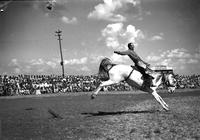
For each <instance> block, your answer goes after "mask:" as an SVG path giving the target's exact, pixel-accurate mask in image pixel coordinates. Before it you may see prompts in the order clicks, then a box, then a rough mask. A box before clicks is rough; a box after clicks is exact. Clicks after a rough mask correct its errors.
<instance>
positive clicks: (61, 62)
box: [55, 30, 65, 77]
mask: <svg viewBox="0 0 200 140" xmlns="http://www.w3.org/2000/svg"><path fill="white" fill-rule="evenodd" d="M55 33H56V36H58V41H59V46H60V57H61V61H60V65H61V66H62V76H63V77H64V76H65V74H64V73H65V71H64V64H63V55H62V46H61V40H62V39H61V33H62V31H61V30H58V31H56V32H55Z"/></svg>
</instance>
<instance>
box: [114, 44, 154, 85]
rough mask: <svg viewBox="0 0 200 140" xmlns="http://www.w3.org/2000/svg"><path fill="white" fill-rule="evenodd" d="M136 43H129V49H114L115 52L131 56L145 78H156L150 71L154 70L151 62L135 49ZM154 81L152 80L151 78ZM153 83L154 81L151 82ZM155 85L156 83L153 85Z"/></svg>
mask: <svg viewBox="0 0 200 140" xmlns="http://www.w3.org/2000/svg"><path fill="white" fill-rule="evenodd" d="M134 48H135V46H134V44H133V43H128V50H126V51H114V53H116V54H119V55H128V56H129V58H130V59H131V60H132V61H133V62H134V63H135V66H136V68H138V70H139V71H140V72H141V73H142V75H143V76H144V78H145V79H150V78H151V79H154V78H153V77H152V76H151V75H149V73H151V72H152V70H151V69H150V68H149V66H150V64H148V63H146V62H145V61H143V60H142V59H141V58H140V57H139V56H138V55H137V54H136V52H135V51H134ZM150 81H152V80H150ZM151 84H152V83H151ZM152 86H154V85H152Z"/></svg>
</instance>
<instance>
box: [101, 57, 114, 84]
mask: <svg viewBox="0 0 200 140" xmlns="http://www.w3.org/2000/svg"><path fill="white" fill-rule="evenodd" d="M111 64H112V63H111V60H110V59H109V58H104V59H102V60H101V63H100V65H99V72H98V76H99V78H100V80H102V81H107V80H108V79H109V74H108V71H109V70H108V69H107V66H108V65H111Z"/></svg>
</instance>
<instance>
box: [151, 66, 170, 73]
mask: <svg viewBox="0 0 200 140" xmlns="http://www.w3.org/2000/svg"><path fill="white" fill-rule="evenodd" d="M151 69H152V70H154V71H156V72H162V73H173V69H172V67H168V66H166V65H156V66H153V67H152V68H151Z"/></svg>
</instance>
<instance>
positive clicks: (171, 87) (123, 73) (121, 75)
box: [91, 58, 176, 110]
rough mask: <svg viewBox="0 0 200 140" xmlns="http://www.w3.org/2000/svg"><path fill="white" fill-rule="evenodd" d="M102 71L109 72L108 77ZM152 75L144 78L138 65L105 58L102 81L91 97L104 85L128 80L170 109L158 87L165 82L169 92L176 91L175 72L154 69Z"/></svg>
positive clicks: (133, 85) (101, 67) (100, 69)
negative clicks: (168, 72) (159, 93)
mask: <svg viewBox="0 0 200 140" xmlns="http://www.w3.org/2000/svg"><path fill="white" fill-rule="evenodd" d="M102 73H105V74H107V78H105V77H104V78H102V76H101V75H102ZM150 75H151V76H149V78H150V79H149V78H143V75H142V73H141V72H140V71H139V70H138V69H137V68H136V67H134V66H130V65H122V64H113V63H112V62H111V61H110V59H109V58H104V59H103V60H102V61H101V64H100V67H99V77H100V79H101V81H102V82H101V84H100V85H99V87H98V88H97V89H96V91H95V92H94V93H93V94H92V95H91V98H92V99H94V98H95V97H96V96H97V94H98V93H99V91H100V90H101V88H102V87H104V86H109V85H113V84H117V83H119V82H122V81H126V82H127V83H128V84H129V85H130V86H132V87H136V88H137V89H140V90H141V91H144V92H148V93H150V94H152V95H153V96H154V98H155V99H156V101H157V102H158V103H160V104H161V105H162V107H163V108H164V109H165V110H169V107H168V105H167V104H166V103H165V101H164V100H163V99H162V98H161V97H160V96H159V95H158V93H157V91H156V89H157V88H158V87H159V86H160V85H161V84H164V85H165V86H166V87H167V89H168V92H170V93H172V92H174V91H175V88H176V79H175V77H174V74H173V73H170V74H162V73H160V72H154V71H153V72H152V73H151V74H150ZM151 77H152V78H151ZM152 83H153V84H152ZM152 85H154V86H152Z"/></svg>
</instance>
